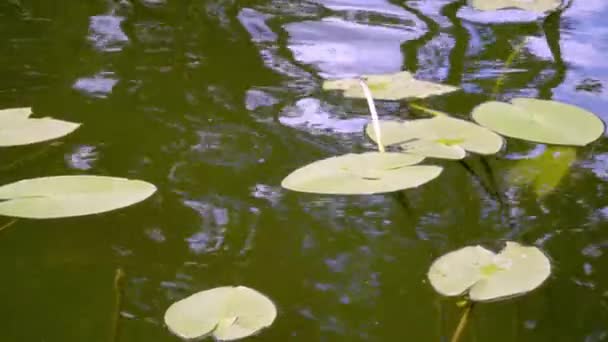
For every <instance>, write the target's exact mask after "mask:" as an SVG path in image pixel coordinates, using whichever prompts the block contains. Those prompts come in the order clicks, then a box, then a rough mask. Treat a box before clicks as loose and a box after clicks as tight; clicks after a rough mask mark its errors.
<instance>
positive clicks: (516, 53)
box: [492, 39, 528, 97]
mask: <svg viewBox="0 0 608 342" xmlns="http://www.w3.org/2000/svg"><path fill="white" fill-rule="evenodd" d="M527 42H528V40H527V39H524V40H523V41H522V42H520V43H519V44H517V45H515V47H514V48H513V51H512V52H511V54H510V55H509V57H507V60H506V61H505V66H504V69H507V68H509V67H510V66H511V64H512V63H513V61H514V60H515V58H517V56H519V54H520V53H521V50H523V47H524V46H525V45H526V43H527ZM505 71H506V70H505ZM506 76H507V73H506V72H503V73H502V74H501V75H500V77H498V79H497V80H496V84H495V85H494V90H493V91H492V97H496V96H498V93H500V88H501V87H502V84H503V83H504V79H505V77H506Z"/></svg>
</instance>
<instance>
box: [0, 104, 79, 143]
mask: <svg viewBox="0 0 608 342" xmlns="http://www.w3.org/2000/svg"><path fill="white" fill-rule="evenodd" d="M31 114H32V111H31V108H27V107H23V108H10V109H3V110H0V147H8V146H19V145H29V144H33V143H37V142H42V141H47V140H52V139H57V138H60V137H63V136H65V135H67V134H70V133H72V132H73V131H74V130H76V129H77V128H78V127H80V124H79V123H74V122H69V121H63V120H57V119H53V118H30V117H29V116H30V115H31Z"/></svg>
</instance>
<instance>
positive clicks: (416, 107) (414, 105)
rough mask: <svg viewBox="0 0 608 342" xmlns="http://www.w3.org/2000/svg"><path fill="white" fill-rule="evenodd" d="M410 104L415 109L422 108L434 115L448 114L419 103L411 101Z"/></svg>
mask: <svg viewBox="0 0 608 342" xmlns="http://www.w3.org/2000/svg"><path fill="white" fill-rule="evenodd" d="M409 106H410V107H412V108H414V109H418V110H421V111H423V112H425V113H428V114H431V115H434V116H446V114H445V113H442V112H440V111H436V110H434V109H431V108H427V107H424V106H421V105H419V104H415V103H410V104H409Z"/></svg>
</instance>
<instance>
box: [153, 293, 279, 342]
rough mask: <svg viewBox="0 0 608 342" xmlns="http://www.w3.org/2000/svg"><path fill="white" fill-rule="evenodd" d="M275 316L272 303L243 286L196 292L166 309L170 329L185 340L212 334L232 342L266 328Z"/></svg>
mask: <svg viewBox="0 0 608 342" xmlns="http://www.w3.org/2000/svg"><path fill="white" fill-rule="evenodd" d="M276 316H277V310H276V307H275V305H274V303H273V302H272V301H271V300H270V299H268V298H267V297H266V296H265V295H263V294H261V293H259V292H258V291H256V290H253V289H250V288H248V287H245V286H236V287H234V286H223V287H217V288H214V289H211V290H206V291H201V292H198V293H195V294H193V295H191V296H189V297H187V298H184V299H182V300H180V301H178V302H175V303H173V304H172V305H171V306H170V307H169V308H168V309H167V311H166V312H165V323H166V324H167V326H168V327H169V330H170V331H171V332H172V333H174V334H175V335H177V336H179V337H181V338H184V339H200V338H203V337H206V336H213V337H215V338H216V339H218V340H220V341H231V340H237V339H241V338H244V337H247V336H251V335H253V334H255V333H257V332H259V331H261V330H262V329H264V328H266V327H269V326H270V325H271V324H272V323H273V322H274V320H275V318H276Z"/></svg>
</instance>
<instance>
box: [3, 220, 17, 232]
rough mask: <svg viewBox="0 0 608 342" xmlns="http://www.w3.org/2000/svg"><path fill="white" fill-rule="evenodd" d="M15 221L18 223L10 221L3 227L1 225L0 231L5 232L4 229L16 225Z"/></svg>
mask: <svg viewBox="0 0 608 342" xmlns="http://www.w3.org/2000/svg"><path fill="white" fill-rule="evenodd" d="M17 221H19V219H14V220H10V221H9V222H8V223H5V224H4V225H2V226H1V227H0V231H3V230H5V229H6V228H8V227H10V226H12V225H14V224H15V223H17Z"/></svg>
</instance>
